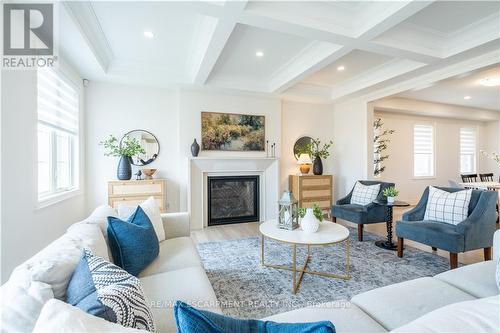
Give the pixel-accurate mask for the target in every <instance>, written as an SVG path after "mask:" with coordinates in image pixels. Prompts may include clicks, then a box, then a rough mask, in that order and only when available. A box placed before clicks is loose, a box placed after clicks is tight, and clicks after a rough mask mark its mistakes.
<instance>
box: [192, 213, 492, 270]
mask: <svg viewBox="0 0 500 333" xmlns="http://www.w3.org/2000/svg"><path fill="white" fill-rule="evenodd" d="M411 208H412V207H405V208H395V209H394V221H398V220H400V219H401V216H402V215H403V213H404V212H405V211H407V210H409V209H411ZM337 223H340V224H342V225H346V226H350V227H354V228H355V227H356V225H355V224H353V223H350V222H347V221H344V220H341V219H337ZM497 228H498V225H497ZM364 230H365V231H366V232H371V233H373V234H376V235H380V237H381V239H383V238H385V237H386V235H387V233H386V226H385V223H377V224H368V225H365V228H364ZM259 235H260V234H259V223H258V222H250V223H240V224H228V225H222V226H213V227H208V228H205V229H203V230H196V231H192V232H191V238H192V239H193V241H194V242H195V243H205V242H214V241H223V240H232V239H239V238H246V237H255V236H259ZM393 240H394V242H397V239H396V235H394V239H393ZM373 246H375V245H373ZM405 246H411V247H415V248H418V249H421V250H423V251H427V252H434V251H432V248H431V247H430V246H427V245H422V244H420V243H415V242H412V241H410V240H406V239H405ZM435 253H437V254H438V255H440V256H443V257H445V258H447V259H448V258H449V253H448V252H446V251H442V250H437V251H436V252H435ZM394 256H395V257H396V252H395V251H394ZM483 260H484V252H483V250H482V249H480V250H476V251H469V252H467V253H459V254H458V261H459V262H460V263H462V264H473V263H476V262H480V261H483Z"/></svg>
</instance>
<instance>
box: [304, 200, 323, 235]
mask: <svg viewBox="0 0 500 333" xmlns="http://www.w3.org/2000/svg"><path fill="white" fill-rule="evenodd" d="M299 217H300V218H301V221H300V227H301V228H302V230H303V231H304V232H305V233H314V232H316V231H318V228H319V223H320V222H323V211H322V210H321V208H320V207H319V205H318V204H317V203H314V204H313V207H312V208H299Z"/></svg>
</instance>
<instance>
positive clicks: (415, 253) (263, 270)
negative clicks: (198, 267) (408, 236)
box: [198, 228, 449, 319]
mask: <svg viewBox="0 0 500 333" xmlns="http://www.w3.org/2000/svg"><path fill="white" fill-rule="evenodd" d="M349 230H350V232H351V236H350V237H351V247H350V249H351V251H350V254H351V255H350V257H351V265H350V269H351V276H352V278H351V279H350V280H348V281H345V280H340V279H331V278H325V277H321V276H315V275H314V276H313V275H310V274H306V275H304V278H303V281H302V284H301V287H300V290H299V292H298V293H297V294H296V295H294V294H293V293H292V292H291V288H292V273H291V272H289V271H283V270H277V269H273V268H267V267H262V266H261V265H260V253H261V251H260V249H261V246H260V244H261V241H260V238H259V237H252V238H243V239H237V240H231V241H221V242H209V243H201V244H198V252H199V253H200V256H201V258H202V261H203V264H204V266H205V270H206V272H207V274H208V278H209V279H210V282H211V283H212V286H213V288H214V290H215V293H216V295H217V299H218V300H219V301H220V302H221V307H222V309H223V311H224V313H225V314H227V315H230V316H235V317H240V318H256V319H259V318H263V317H266V316H270V315H273V314H276V313H281V312H286V311H289V310H293V309H295V308H301V307H304V306H309V305H314V304H318V303H324V302H328V301H334V300H345V299H350V298H351V297H353V296H354V295H357V294H359V293H362V292H364V291H367V290H371V289H375V288H378V287H382V286H386V285H389V284H394V283H398V282H403V281H407V280H411V279H415V278H418V277H423V276H432V275H435V274H438V273H441V272H444V271H446V270H447V269H448V267H449V266H448V265H449V264H448V261H447V260H446V259H445V258H443V257H440V256H438V255H436V254H432V253H428V252H424V251H421V250H417V249H415V248H411V247H406V249H405V255H404V258H402V259H400V258H398V257H397V256H396V253H395V252H394V251H387V250H383V249H380V248H378V247H376V246H375V245H374V243H373V242H374V241H375V240H380V239H381V237H380V236H376V235H373V234H370V233H367V232H365V241H364V242H358V241H357V240H356V237H357V233H356V230H355V229H353V228H349ZM311 250H312V257H311V259H312V260H311V262H310V264H309V269H311V270H318V271H326V272H332V273H337V274H342V273H343V272H344V271H343V270H344V267H345V265H344V263H345V245H344V244H339V245H335V246H327V247H317V248H311ZM305 251H306V250H305V249H301V250H298V251H297V266H301V265H302V263H303V259H304V258H305V254H306V252H305ZM291 262H292V251H291V246H290V245H286V244H283V243H278V242H274V241H271V240H268V239H266V263H271V264H279V265H288V266H291Z"/></svg>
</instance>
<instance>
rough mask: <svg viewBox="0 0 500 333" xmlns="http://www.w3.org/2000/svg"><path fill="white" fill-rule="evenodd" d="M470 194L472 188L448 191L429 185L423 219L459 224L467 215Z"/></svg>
mask: <svg viewBox="0 0 500 333" xmlns="http://www.w3.org/2000/svg"><path fill="white" fill-rule="evenodd" d="M471 196H472V190H463V191H458V192H454V193H450V192H446V191H443V190H440V189H438V188H435V187H434V186H429V198H428V199H427V207H426V208H425V215H424V220H429V221H438V222H446V223H450V224H454V225H457V224H459V223H460V222H462V221H463V220H465V219H466V218H467V216H468V211H469V203H470V198H471Z"/></svg>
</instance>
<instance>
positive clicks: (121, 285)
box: [66, 249, 155, 331]
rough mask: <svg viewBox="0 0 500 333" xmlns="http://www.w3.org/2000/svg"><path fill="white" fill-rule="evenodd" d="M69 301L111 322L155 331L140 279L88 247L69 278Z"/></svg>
mask: <svg viewBox="0 0 500 333" xmlns="http://www.w3.org/2000/svg"><path fill="white" fill-rule="evenodd" d="M66 302H67V303H68V304H71V305H73V306H76V307H77V308H79V309H82V310H83V311H85V312H87V313H89V314H92V315H94V316H97V317H100V318H103V319H105V320H107V321H110V322H112V323H117V324H120V325H122V326H125V327H132V328H137V329H143V330H148V331H155V325H154V321H153V315H152V313H151V310H150V309H149V307H148V305H147V302H146V298H145V297H144V292H143V290H142V286H141V282H140V281H139V279H138V278H136V277H135V276H132V275H130V274H129V273H127V272H125V271H124V270H123V269H121V268H120V267H118V266H116V265H113V264H112V263H110V262H107V261H106V260H104V259H103V258H101V257H98V256H94V255H93V254H92V253H91V252H90V250H87V249H85V251H84V254H83V257H82V259H81V260H80V262H79V263H78V265H77V267H76V269H75V271H74V273H73V275H72V276H71V279H70V281H69V284H68V288H67V290H66Z"/></svg>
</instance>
